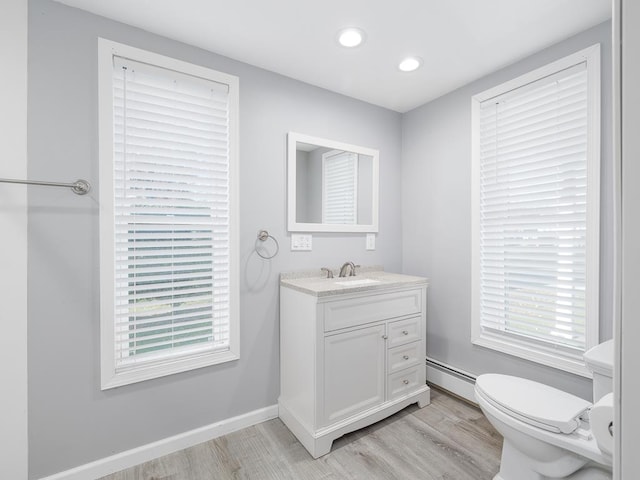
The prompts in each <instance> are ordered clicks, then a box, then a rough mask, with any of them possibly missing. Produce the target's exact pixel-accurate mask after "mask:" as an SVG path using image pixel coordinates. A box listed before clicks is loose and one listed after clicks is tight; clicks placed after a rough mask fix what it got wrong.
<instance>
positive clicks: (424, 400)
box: [418, 390, 431, 408]
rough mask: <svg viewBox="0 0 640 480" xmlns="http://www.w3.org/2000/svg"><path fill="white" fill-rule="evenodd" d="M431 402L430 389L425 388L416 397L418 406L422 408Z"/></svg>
mask: <svg viewBox="0 0 640 480" xmlns="http://www.w3.org/2000/svg"><path fill="white" fill-rule="evenodd" d="M430 403H431V390H427V391H425V392H423V393H422V394H420V396H419V397H418V407H419V408H424V407H426V406H427V405H429V404H430Z"/></svg>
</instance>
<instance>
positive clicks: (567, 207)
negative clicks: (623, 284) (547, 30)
mask: <svg viewBox="0 0 640 480" xmlns="http://www.w3.org/2000/svg"><path fill="white" fill-rule="evenodd" d="M472 152H473V154H472V157H473V158H472V342H473V343H474V344H476V345H480V346H484V347H487V348H492V349H495V350H498V351H501V352H505V353H509V354H512V355H516V356H519V357H522V358H525V359H528V360H532V361H535V362H538V363H542V364H545V365H548V366H552V367H555V368H559V369H563V370H565V371H569V372H572V373H576V374H579V375H583V376H589V375H590V374H589V372H588V370H587V369H586V368H585V365H584V361H583V359H582V354H583V353H584V351H585V350H586V349H588V348H590V347H591V346H594V345H596V344H597V343H598V340H599V339H598V296H599V222H600V220H599V209H600V57H599V45H594V46H592V47H589V48H587V49H585V50H583V51H580V52H578V53H576V54H573V55H570V56H568V57H566V58H563V59H561V60H558V61H556V62H554V63H552V64H549V65H547V66H545V67H542V68H540V69H538V70H535V71H533V72H530V73H528V74H525V75H523V76H521V77H518V78H516V79H514V80H512V81H510V82H507V83H505V84H502V85H500V86H498V87H495V88H493V89H490V90H488V91H485V92H483V93H481V94H478V95H476V96H474V97H473V99H472Z"/></svg>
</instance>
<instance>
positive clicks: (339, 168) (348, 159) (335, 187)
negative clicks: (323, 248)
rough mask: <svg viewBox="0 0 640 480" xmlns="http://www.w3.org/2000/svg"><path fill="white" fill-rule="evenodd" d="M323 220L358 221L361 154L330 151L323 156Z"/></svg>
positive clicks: (352, 222) (346, 222)
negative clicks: (359, 158) (359, 162)
mask: <svg viewBox="0 0 640 480" xmlns="http://www.w3.org/2000/svg"><path fill="white" fill-rule="evenodd" d="M322 178H323V182H322V223H330V224H347V225H353V224H356V223H357V220H358V219H357V216H358V197H357V195H358V155H357V154H356V153H353V152H343V151H331V152H328V153H325V154H324V155H323V156H322Z"/></svg>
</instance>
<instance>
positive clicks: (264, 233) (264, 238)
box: [255, 230, 280, 260]
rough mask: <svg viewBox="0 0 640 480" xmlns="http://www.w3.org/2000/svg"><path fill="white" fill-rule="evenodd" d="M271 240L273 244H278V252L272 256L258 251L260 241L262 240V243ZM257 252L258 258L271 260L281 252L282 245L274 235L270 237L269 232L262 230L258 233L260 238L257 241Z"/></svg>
mask: <svg viewBox="0 0 640 480" xmlns="http://www.w3.org/2000/svg"><path fill="white" fill-rule="evenodd" d="M269 239H271V240H273V243H275V244H276V251H275V252H274V253H273V255H271V256H267V255H263V254H261V253H260V250H259V249H258V240H260V241H261V242H266V241H267V240H269ZM255 250H256V253H257V254H258V256H260V257H262V258H264V259H265V260H270V259H272V258H273V257H275V256H276V255H277V254H278V252H279V251H280V244H279V243H278V240H276V238H275V237H274V236H273V235H269V232H267V231H266V230H260V231H259V232H258V238H257V239H256V245H255Z"/></svg>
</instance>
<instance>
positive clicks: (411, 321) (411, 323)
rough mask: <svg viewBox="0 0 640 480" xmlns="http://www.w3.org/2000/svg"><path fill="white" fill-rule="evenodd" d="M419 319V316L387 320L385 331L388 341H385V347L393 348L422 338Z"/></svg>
mask: <svg viewBox="0 0 640 480" xmlns="http://www.w3.org/2000/svg"><path fill="white" fill-rule="evenodd" d="M420 320H421V318H420V317H413V318H407V319H405V320H398V321H396V322H389V330H388V331H387V335H388V337H389V341H388V342H387V347H389V348H393V347H397V346H398V345H404V344H405V343H411V342H415V341H417V340H420V339H421V338H422V332H421V329H420V324H421V321H420Z"/></svg>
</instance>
